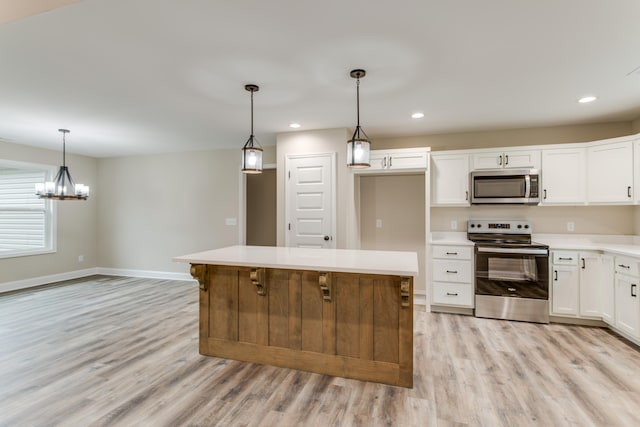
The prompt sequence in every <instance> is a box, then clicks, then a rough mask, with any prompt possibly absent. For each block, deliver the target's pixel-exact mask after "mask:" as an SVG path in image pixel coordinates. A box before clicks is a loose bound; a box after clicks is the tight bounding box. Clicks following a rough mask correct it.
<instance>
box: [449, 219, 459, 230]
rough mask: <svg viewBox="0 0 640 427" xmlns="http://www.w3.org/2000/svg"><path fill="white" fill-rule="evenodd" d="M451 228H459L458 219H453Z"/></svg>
mask: <svg viewBox="0 0 640 427" xmlns="http://www.w3.org/2000/svg"><path fill="white" fill-rule="evenodd" d="M451 229H452V230H457V229H458V221H456V220H455V219H454V220H451Z"/></svg>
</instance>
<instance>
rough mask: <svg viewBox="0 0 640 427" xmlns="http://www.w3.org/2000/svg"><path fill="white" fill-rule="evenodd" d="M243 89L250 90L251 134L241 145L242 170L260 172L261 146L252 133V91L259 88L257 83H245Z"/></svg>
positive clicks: (244, 171)
mask: <svg viewBox="0 0 640 427" xmlns="http://www.w3.org/2000/svg"><path fill="white" fill-rule="evenodd" d="M244 89H245V90H247V91H249V92H251V135H250V136H249V139H248V140H247V142H246V143H245V144H244V147H242V172H243V173H262V147H261V146H260V143H259V142H258V140H257V139H256V137H255V136H254V135H253V92H257V91H259V90H260V88H259V87H258V85H253V84H250V85H245V87H244Z"/></svg>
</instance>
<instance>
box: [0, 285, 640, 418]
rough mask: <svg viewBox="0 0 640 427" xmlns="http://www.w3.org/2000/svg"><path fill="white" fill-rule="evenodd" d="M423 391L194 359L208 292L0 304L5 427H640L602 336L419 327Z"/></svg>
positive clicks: (622, 351)
mask: <svg viewBox="0 0 640 427" xmlns="http://www.w3.org/2000/svg"><path fill="white" fill-rule="evenodd" d="M414 366H415V377H414V388H413V389H404V388H399V387H392V386H385V385H381V384H375V383H366V382H362V381H356V380H348V379H344V378H334V377H329V376H324V375H318V374H311V373H307V372H300V371H294V370H289V369H281V368H274V367H270V366H261V365H256V364H251V363H242V362H237V361H232V360H223V359H218V358H211V357H205V356H201V355H199V354H198V286H197V285H196V284H193V283H188V282H172V281H161V280H147V279H132V278H112V277H93V278H89V279H84V280H78V281H74V282H70V283H68V284H65V286H55V287H49V288H46V289H40V290H33V291H25V292H19V293H14V294H7V295H1V296H0V425H1V426H49V425H63V426H106V425H110V426H111V425H113V426H147V425H148V426H183V425H184V426H209V425H224V426H227V425H231V426H243V425H264V426H294V425H296V426H298V425H310V426H314V425H318V426H328V425H341V426H359V425H362V426H369V425H392V426H429V425H441V426H465V425H469V426H480V425H482V426H528V425H536V426H564V425H576V426H590V425H593V426H617V425H620V426H637V425H640V405H639V403H640V352H639V351H638V349H637V348H635V347H633V346H631V345H629V344H627V343H626V342H624V341H623V340H622V339H620V338H618V337H617V336H615V335H613V334H611V333H609V332H607V331H606V330H604V329H598V328H590V327H580V326H566V325H557V324H551V325H538V324H531V323H519V322H507V321H499V320H491V319H477V318H473V317H467V316H458V315H449V314H436V313H425V312H422V311H416V313H415V362H414Z"/></svg>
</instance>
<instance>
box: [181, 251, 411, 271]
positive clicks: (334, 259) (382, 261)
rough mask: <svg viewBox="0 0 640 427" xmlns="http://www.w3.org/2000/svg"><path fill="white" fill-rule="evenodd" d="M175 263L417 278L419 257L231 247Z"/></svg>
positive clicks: (404, 253)
mask: <svg viewBox="0 0 640 427" xmlns="http://www.w3.org/2000/svg"><path fill="white" fill-rule="evenodd" d="M172 260H173V261H174V262H184V263H190V264H210V265H229V266H239V267H264V268H284V269H292V270H317V271H334V272H342V273H363V274H383V275H394V276H412V277H414V278H415V277H416V276H417V275H418V254H417V253H416V252H404V251H373V250H362V249H315V248H290V247H281V246H277V247H276V246H240V245H238V246H229V247H225V248H220V249H212V250H208V251H203V252H197V253H194V254H189V255H183V256H178V257H175V258H173V259H172Z"/></svg>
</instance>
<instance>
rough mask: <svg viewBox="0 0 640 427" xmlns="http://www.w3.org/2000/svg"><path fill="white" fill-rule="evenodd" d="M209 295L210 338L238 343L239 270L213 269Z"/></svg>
mask: <svg viewBox="0 0 640 427" xmlns="http://www.w3.org/2000/svg"><path fill="white" fill-rule="evenodd" d="M209 295H210V300H209V301H210V306H209V333H210V335H209V336H210V337H212V338H219V339H225V340H230V341H237V340H238V270H237V269H229V268H220V267H213V273H212V280H211V286H210V288H209Z"/></svg>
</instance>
